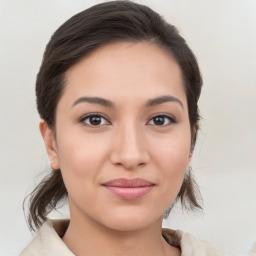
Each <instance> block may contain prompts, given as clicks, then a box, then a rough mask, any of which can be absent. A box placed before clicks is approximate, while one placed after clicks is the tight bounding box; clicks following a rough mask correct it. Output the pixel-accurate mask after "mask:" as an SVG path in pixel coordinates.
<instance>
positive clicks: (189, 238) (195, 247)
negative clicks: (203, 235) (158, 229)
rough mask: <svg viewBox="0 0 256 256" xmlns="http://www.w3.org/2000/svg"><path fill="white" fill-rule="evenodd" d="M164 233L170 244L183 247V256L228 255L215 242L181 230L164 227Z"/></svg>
mask: <svg viewBox="0 0 256 256" xmlns="http://www.w3.org/2000/svg"><path fill="white" fill-rule="evenodd" d="M162 233H163V237H164V238H165V240H166V241H167V242H168V243H169V244H171V245H173V246H177V247H180V248H181V251H182V256H227V254H225V253H224V252H223V251H222V250H221V249H220V248H218V247H217V246H215V245H214V244H212V243H210V242H207V241H203V240H200V239H198V238H196V237H194V236H193V235H191V234H189V233H186V232H183V231H181V230H171V229H166V228H164V229H163V231H162Z"/></svg>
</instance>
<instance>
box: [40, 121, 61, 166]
mask: <svg viewBox="0 0 256 256" xmlns="http://www.w3.org/2000/svg"><path fill="white" fill-rule="evenodd" d="M39 129H40V132H41V135H42V137H43V140H44V143H45V148H46V151H47V154H48V157H49V159H50V165H51V167H52V169H54V170H58V169H60V166H59V159H58V151H57V145H56V139H55V137H54V134H53V131H52V130H51V129H50V128H49V126H48V125H47V123H46V122H45V121H44V120H43V119H42V120H41V121H40V122H39Z"/></svg>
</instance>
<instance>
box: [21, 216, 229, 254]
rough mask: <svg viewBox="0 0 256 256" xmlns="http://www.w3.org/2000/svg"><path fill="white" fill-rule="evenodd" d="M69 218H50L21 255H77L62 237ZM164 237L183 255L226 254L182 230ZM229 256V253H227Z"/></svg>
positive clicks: (166, 232) (172, 231) (165, 234)
mask: <svg viewBox="0 0 256 256" xmlns="http://www.w3.org/2000/svg"><path fill="white" fill-rule="evenodd" d="M68 222H69V220H48V221H46V222H45V223H44V224H43V225H42V227H41V229H40V230H39V231H38V232H37V234H36V235H35V237H34V238H33V240H32V241H31V242H30V244H29V245H28V246H27V247H26V248H25V249H24V250H23V251H22V252H21V254H20V255H19V256H57V255H61V256H75V255H74V254H73V253H72V252H71V251H70V250H69V249H68V247H67V246H66V245H65V243H64V242H63V241H62V239H61V238H60V236H61V235H63V232H65V231H64V230H65V227H66V226H67V224H68ZM162 233H163V237H164V238H165V240H166V241H167V242H168V243H169V244H171V245H173V246H177V247H179V248H181V255H182V256H225V255H226V254H225V253H223V252H222V251H221V250H220V249H219V248H217V247H216V246H215V245H213V244H211V243H209V242H206V241H201V240H199V239H197V238H195V237H194V236H192V235H191V234H189V233H185V232H182V231H180V230H176V231H175V230H171V229H165V228H164V229H163V232H162ZM226 256H227V255H226Z"/></svg>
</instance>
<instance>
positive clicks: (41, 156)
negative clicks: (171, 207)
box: [0, 0, 256, 256]
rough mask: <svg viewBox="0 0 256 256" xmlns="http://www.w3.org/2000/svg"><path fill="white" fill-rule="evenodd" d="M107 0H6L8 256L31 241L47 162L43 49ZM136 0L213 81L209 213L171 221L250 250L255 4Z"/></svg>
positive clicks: (0, 37)
mask: <svg viewBox="0 0 256 256" xmlns="http://www.w3.org/2000/svg"><path fill="white" fill-rule="evenodd" d="M99 2H100V1H96V0H95V1H87V0H73V1H71V0H44V1H39V0H38V1H33V0H19V1H18V0H0V117H1V123H0V124H1V126H0V162H1V168H0V172H1V176H0V177H1V179H0V202H1V211H0V256H6V255H7V256H14V255H18V253H19V252H20V250H21V249H22V248H24V247H25V245H26V244H27V243H28V242H29V241H30V240H31V234H30V232H29V231H28V228H27V226H26V223H25V220H24V216H23V211H22V201H23V198H24V197H25V195H27V194H28V193H29V192H30V191H31V189H32V188H33V186H34V185H35V183H36V182H37V181H38V178H36V175H38V174H39V173H42V171H43V170H44V168H45V167H47V165H48V159H47V157H46V153H45V149H44V145H43V142H42V139H41V137H40V134H39V131H38V121H39V117H38V115H37V112H36V107H35V96H34V84H35V77H36V74H37V72H38V69H39V65H40V62H41V58H42V54H43V51H44V47H45V45H46V43H47V42H48V40H49V38H50V36H51V34H52V33H53V32H54V31H55V30H56V29H57V27H58V26H59V25H61V24H62V23H63V22H64V21H65V20H66V19H67V18H69V17H70V16H72V15H73V14H75V13H77V12H79V11H81V10H83V9H85V8H87V7H89V6H91V5H93V4H96V3H99ZM136 2H138V3H144V4H147V5H149V6H151V7H152V8H153V9H155V10H156V11H158V12H159V13H160V14H162V15H163V16H164V17H165V18H166V19H167V20H168V21H169V22H171V23H173V24H174V25H176V26H177V27H178V28H179V30H180V32H181V34H182V35H183V36H184V37H185V38H186V39H187V41H188V43H189V45H190V46H191V48H192V49H193V50H194V52H195V54H196V56H197V58H198V60H199V64H200V67H201V70H202V73H203V78H204V88H203V92H202V97H201V100H200V108H201V114H202V116H203V120H202V130H201V132H200V136H199V140H198V143H197V147H196V152H195V154H194V158H193V167H194V172H195V175H196V177H197V180H198V183H199V184H200V186H201V192H202V195H203V197H204V213H203V214H193V213H192V214H181V213H180V211H179V210H176V211H175V212H174V213H173V214H172V215H171V216H170V217H169V220H168V221H166V222H165V223H164V225H165V226H169V227H172V228H178V229H182V230H185V231H188V232H191V233H193V234H194V235H196V236H198V237H199V238H201V239H205V240H209V241H212V242H214V243H215V244H217V245H219V246H220V247H222V248H223V249H224V250H225V251H226V252H227V253H229V254H230V255H234V256H235V255H238V256H242V255H247V253H248V250H249V248H250V247H251V245H252V244H253V242H254V241H255V240H256V186H255V184H256V170H255V165H254V162H255V157H256V152H255V149H256V135H255V132H256V114H255V111H256V88H255V87H256V75H255V73H256V1H255V0H214V1H210V0H206V1H205V0H193V1H189V0H168V1H167V0H166V1H164V0H148V1H147V0H137V1H136Z"/></svg>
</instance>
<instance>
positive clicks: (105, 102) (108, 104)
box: [72, 97, 114, 107]
mask: <svg viewBox="0 0 256 256" xmlns="http://www.w3.org/2000/svg"><path fill="white" fill-rule="evenodd" d="M82 102H88V103H92V104H99V105H102V106H104V107H114V103H113V102H111V101H109V100H106V99H103V98H100V97H81V98H78V99H77V100H76V101H75V102H74V103H73V105H72V107H74V106H75V105H77V104H79V103H82Z"/></svg>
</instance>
